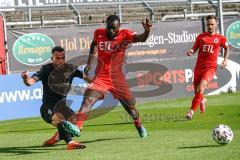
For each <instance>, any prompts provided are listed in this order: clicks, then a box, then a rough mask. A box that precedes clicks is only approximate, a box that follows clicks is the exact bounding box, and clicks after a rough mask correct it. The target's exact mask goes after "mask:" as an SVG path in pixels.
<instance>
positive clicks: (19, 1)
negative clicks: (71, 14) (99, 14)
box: [11, 0, 130, 7]
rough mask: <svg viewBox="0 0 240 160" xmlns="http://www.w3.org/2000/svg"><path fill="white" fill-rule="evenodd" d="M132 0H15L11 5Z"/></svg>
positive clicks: (122, 0) (125, 0)
mask: <svg viewBox="0 0 240 160" xmlns="http://www.w3.org/2000/svg"><path fill="white" fill-rule="evenodd" d="M127 1H130V0H14V4H11V6H13V7H14V6H43V5H58V4H69V3H100V2H127Z"/></svg>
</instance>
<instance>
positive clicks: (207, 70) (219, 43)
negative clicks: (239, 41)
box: [186, 15, 228, 120]
mask: <svg viewBox="0 0 240 160" xmlns="http://www.w3.org/2000/svg"><path fill="white" fill-rule="evenodd" d="M206 22H207V23H206V27H207V32H204V33H202V34H199V35H198V36H197V38H196V41H195V43H194V45H193V47H192V48H191V49H190V50H189V51H188V52H187V55H188V56H191V55H193V54H194V53H195V52H196V51H197V50H198V58H197V63H196V66H195V69H194V80H193V85H194V93H195V96H194V97H193V100H192V106H191V108H190V110H189V111H188V113H187V114H186V118H187V119H189V120H191V119H192V117H193V114H194V112H196V110H197V108H198V106H199V105H200V112H201V113H203V112H204V111H205V106H206V99H205V98H204V97H203V93H204V90H205V88H206V87H207V85H208V83H209V82H210V81H211V80H212V79H213V76H214V75H215V72H216V69H217V58H218V54H219V51H220V47H223V48H224V60H223V62H222V64H221V69H222V68H225V67H226V66H227V59H228V44H227V39H226V37H224V36H223V35H220V34H218V33H216V29H217V18H216V17H215V16H212V15H209V16H207V17H206Z"/></svg>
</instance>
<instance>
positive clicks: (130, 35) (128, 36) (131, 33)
mask: <svg viewBox="0 0 240 160" xmlns="http://www.w3.org/2000/svg"><path fill="white" fill-rule="evenodd" d="M124 33H125V40H127V41H130V43H132V42H133V37H134V35H136V34H137V33H136V32H134V31H131V30H124Z"/></svg>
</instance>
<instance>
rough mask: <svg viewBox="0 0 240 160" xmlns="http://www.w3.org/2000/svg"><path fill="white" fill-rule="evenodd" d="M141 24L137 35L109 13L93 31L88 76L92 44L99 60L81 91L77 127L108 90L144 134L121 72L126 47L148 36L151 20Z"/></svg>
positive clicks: (86, 68) (132, 97)
mask: <svg viewBox="0 0 240 160" xmlns="http://www.w3.org/2000/svg"><path fill="white" fill-rule="evenodd" d="M142 25H143V28H144V32H143V33H142V34H136V32H133V31H130V30H127V29H121V30H120V19H119V17H118V16H117V15H110V16H108V17H107V20H106V28H100V29H96V30H95V32H94V38H93V41H92V43H91V46H90V52H89V57H88V61H87V65H86V67H85V69H84V73H85V74H86V75H87V74H88V71H89V70H90V68H91V64H92V61H93V57H94V54H95V52H94V48H95V47H96V48H97V54H98V55H97V58H98V62H97V68H96V71H95V77H94V78H93V81H92V82H91V83H90V84H89V86H88V88H87V89H86V91H85V93H84V99H83V102H82V105H81V108H80V110H79V112H78V114H77V115H78V116H77V125H78V126H79V128H80V129H82V126H83V123H84V121H85V120H86V119H87V116H88V112H89V111H90V109H91V107H92V106H93V105H94V104H95V102H96V101H98V100H99V99H102V98H103V97H104V94H105V93H106V92H110V93H111V94H112V95H113V96H114V98H116V99H118V100H119V101H120V103H121V104H122V106H123V107H124V109H125V110H126V111H127V112H128V114H129V115H130V116H131V117H132V119H133V121H134V124H135V126H136V129H137V130H138V133H139V135H140V136H141V137H147V131H146V129H145V128H144V127H143V125H142V123H141V121H140V118H139V113H138V111H137V110H136V108H135V98H134V96H133V94H132V93H131V91H130V90H129V87H128V84H127V81H126V79H125V75H124V73H123V72H122V65H123V63H124V56H125V50H126V49H127V46H128V45H129V44H131V43H135V42H144V41H146V40H147V38H148V36H149V33H150V29H151V26H152V25H151V23H150V22H149V20H148V19H146V20H145V21H143V22H142Z"/></svg>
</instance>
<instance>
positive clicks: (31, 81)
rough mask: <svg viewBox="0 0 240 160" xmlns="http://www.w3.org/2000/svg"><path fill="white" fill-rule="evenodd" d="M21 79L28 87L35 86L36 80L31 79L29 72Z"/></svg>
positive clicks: (24, 73) (23, 73) (22, 75)
mask: <svg viewBox="0 0 240 160" xmlns="http://www.w3.org/2000/svg"><path fill="white" fill-rule="evenodd" d="M21 77H22V79H23V83H24V84H25V85H26V86H31V85H33V84H34V83H35V82H36V80H35V79H34V78H31V77H29V75H28V72H27V71H24V72H22V74H21Z"/></svg>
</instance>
